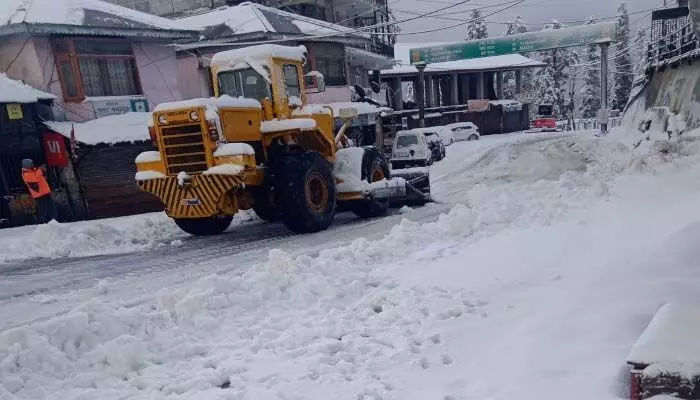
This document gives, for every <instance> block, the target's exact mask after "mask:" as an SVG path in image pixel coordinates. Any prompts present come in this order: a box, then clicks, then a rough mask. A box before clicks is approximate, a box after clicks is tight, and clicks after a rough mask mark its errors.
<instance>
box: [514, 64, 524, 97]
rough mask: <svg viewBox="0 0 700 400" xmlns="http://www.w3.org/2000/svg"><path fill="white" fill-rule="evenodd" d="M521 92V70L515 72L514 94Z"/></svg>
mask: <svg viewBox="0 0 700 400" xmlns="http://www.w3.org/2000/svg"><path fill="white" fill-rule="evenodd" d="M522 92H523V71H522V70H521V69H519V70H517V71H515V93H516V94H520V93H522Z"/></svg>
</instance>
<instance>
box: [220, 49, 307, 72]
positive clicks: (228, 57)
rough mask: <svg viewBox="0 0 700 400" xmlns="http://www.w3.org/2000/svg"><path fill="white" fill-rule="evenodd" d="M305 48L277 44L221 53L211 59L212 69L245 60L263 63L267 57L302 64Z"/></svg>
mask: <svg viewBox="0 0 700 400" xmlns="http://www.w3.org/2000/svg"><path fill="white" fill-rule="evenodd" d="M306 54H307V51H306V47H305V46H294V47H291V46H281V45H278V44H261V45H258V46H250V47H242V48H240V49H234V50H226V51H221V52H218V53H216V54H214V56H213V57H212V59H211V67H212V68H221V67H232V66H234V65H236V64H238V63H239V62H242V61H245V60H246V59H253V60H262V61H265V60H267V58H269V57H276V58H285V59H290V60H297V61H300V62H304V61H305V60H306Z"/></svg>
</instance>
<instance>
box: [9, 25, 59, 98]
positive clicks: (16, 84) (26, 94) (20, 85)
mask: <svg viewBox="0 0 700 400" xmlns="http://www.w3.org/2000/svg"><path fill="white" fill-rule="evenodd" d="M0 15H1V14H0ZM55 99H56V96H54V95H53V94H51V93H46V92H43V91H41V90H39V89H34V88H33V87H31V86H29V85H27V84H26V83H24V82H22V81H18V80H14V79H12V78H10V77H8V76H7V74H5V73H0V103H36V102H37V101H39V100H55Z"/></svg>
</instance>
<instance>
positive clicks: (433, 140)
mask: <svg viewBox="0 0 700 400" xmlns="http://www.w3.org/2000/svg"><path fill="white" fill-rule="evenodd" d="M442 128H443V127H441V126H434V127H431V128H415V129H411V131H412V132H416V133H420V134H423V135H424V136H425V139H426V140H427V141H428V147H430V151H431V152H432V154H433V161H440V160H442V159H443V158H445V155H446V153H447V150H446V149H445V143H444V142H443V139H442V137H441V136H440V131H441V130H442Z"/></svg>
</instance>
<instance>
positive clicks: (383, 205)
mask: <svg viewBox="0 0 700 400" xmlns="http://www.w3.org/2000/svg"><path fill="white" fill-rule="evenodd" d="M364 150H365V153H364V154H363V156H362V180H363V181H365V182H368V183H372V182H378V181H381V180H382V179H387V180H388V179H390V172H389V163H387V161H386V158H385V157H384V156H383V155H382V154H381V153H380V152H379V150H377V148H376V147H374V146H369V147H365V148H364ZM351 207H352V208H351V210H352V212H353V213H354V214H355V215H357V216H358V217H360V218H377V217H381V216H382V215H384V214H386V212H387V210H389V199H384V200H377V199H366V200H357V201H355V202H353V203H352V206H351Z"/></svg>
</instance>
